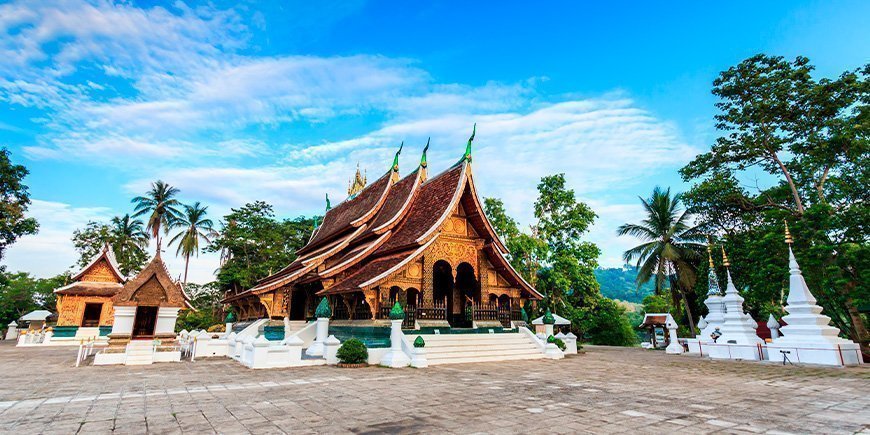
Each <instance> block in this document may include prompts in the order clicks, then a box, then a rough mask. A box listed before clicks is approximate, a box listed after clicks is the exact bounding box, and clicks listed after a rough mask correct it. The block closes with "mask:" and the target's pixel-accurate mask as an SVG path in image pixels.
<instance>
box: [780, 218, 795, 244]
mask: <svg viewBox="0 0 870 435" xmlns="http://www.w3.org/2000/svg"><path fill="white" fill-rule="evenodd" d="M782 222H783V223H784V224H785V243H786V244H787V245H791V244H792V243H794V240H792V238H791V232H790V231H789V230H788V221H787V220H785V219H783V220H782Z"/></svg>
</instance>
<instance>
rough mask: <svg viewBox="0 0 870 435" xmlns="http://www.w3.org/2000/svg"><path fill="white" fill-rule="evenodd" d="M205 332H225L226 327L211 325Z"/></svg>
mask: <svg viewBox="0 0 870 435" xmlns="http://www.w3.org/2000/svg"><path fill="white" fill-rule="evenodd" d="M206 331H207V332H227V325H221V324H218V325H211V326H209V327H208V329H206Z"/></svg>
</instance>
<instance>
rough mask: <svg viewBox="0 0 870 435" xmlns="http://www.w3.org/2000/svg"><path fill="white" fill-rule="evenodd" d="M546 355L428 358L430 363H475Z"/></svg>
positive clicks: (538, 357)
mask: <svg viewBox="0 0 870 435" xmlns="http://www.w3.org/2000/svg"><path fill="white" fill-rule="evenodd" d="M543 357H544V354H543V353H540V352H536V353H533V354H531V353H530V354H517V355H487V356H469V357H457V358H446V359H433V358H430V357H429V356H428V355H427V357H426V360H427V361H428V363H429V365H441V364H461V363H474V362H493V361H512V360H524V359H541V358H543Z"/></svg>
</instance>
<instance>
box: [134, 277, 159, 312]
mask: <svg viewBox="0 0 870 435" xmlns="http://www.w3.org/2000/svg"><path fill="white" fill-rule="evenodd" d="M130 300H132V301H136V302H138V303H139V305H160V304H161V303H162V302H166V301H167V300H168V297H167V296H166V289H164V288H163V286H162V285H161V284H160V281H158V280H157V277H156V276H152V277H151V278H150V279H148V281H146V282H145V284H142V286H141V287H139V289H138V290H136V292H135V293H133V297H131V298H130Z"/></svg>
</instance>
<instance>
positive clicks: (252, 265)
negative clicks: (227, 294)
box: [205, 201, 313, 292]
mask: <svg viewBox="0 0 870 435" xmlns="http://www.w3.org/2000/svg"><path fill="white" fill-rule="evenodd" d="M220 226H221V228H220V231H219V232H218V234H217V235H216V236H215V238H214V239H213V240H212V242H211V244H210V245H209V246H208V247H207V248H206V249H205V250H206V251H207V252H219V253H220V254H221V257H222V260H223V261H224V263H223V266H222V267H221V268H220V270H219V271H218V274H217V282H218V284H219V286H220V288H221V289H223V290H229V291H233V292H237V291H241V290H243V289H248V288H251V287H252V286H253V285H254V284H255V283H256V282H257V281H259V280H260V279H263V278H265V277H267V276H269V275H270V274H272V273H273V272H277V271H279V270H281V269H282V268H284V267H285V266H287V265H288V264H290V263H291V262H292V261H293V260H294V259H295V258H296V254H295V252H296V251H297V250H298V249H299V248H301V247H302V246H304V245H305V243H306V242H307V241H308V238H309V237H310V236H311V229H312V227H313V220H312V219H309V218H303V217H299V218H296V219H293V220H290V219H285V220H278V219H275V214H274V212H273V210H272V206H271V205H269V204H266V203H265V202H262V201H257V202H253V203H249V204H245V205H244V206H243V207H241V208H237V209H232V210H231V211H230V213H229V214H228V215H226V216H224V218H223V220H222V221H221V224H220Z"/></svg>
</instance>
